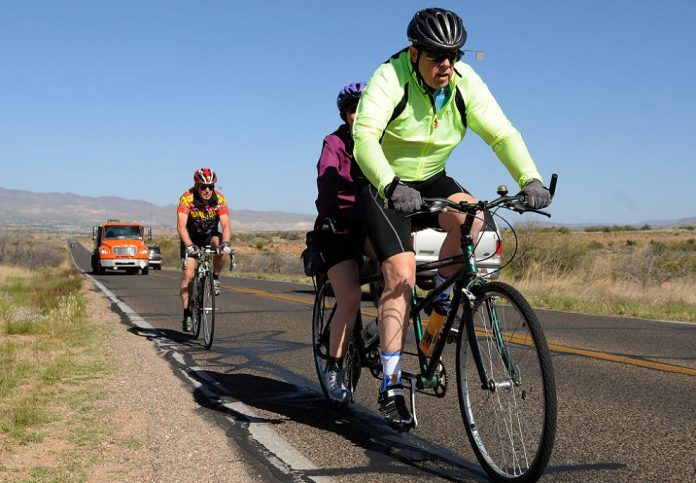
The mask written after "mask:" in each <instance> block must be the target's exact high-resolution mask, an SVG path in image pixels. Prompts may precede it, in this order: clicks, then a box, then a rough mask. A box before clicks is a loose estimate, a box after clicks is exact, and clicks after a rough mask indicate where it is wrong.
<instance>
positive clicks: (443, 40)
mask: <svg viewBox="0 0 696 483" xmlns="http://www.w3.org/2000/svg"><path fill="white" fill-rule="evenodd" d="M406 35H408V40H410V41H411V43H412V44H413V46H414V47H416V48H417V49H423V50H440V51H453V50H459V49H461V48H462V46H463V45H464V42H466V30H464V24H463V23H462V19H461V18H459V15H457V14H456V13H454V12H450V11H449V10H445V9H444V8H426V9H424V10H420V11H419V12H416V14H415V15H414V16H413V18H412V19H411V22H409V24H408V30H407V31H406Z"/></svg>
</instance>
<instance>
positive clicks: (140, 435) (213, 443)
mask: <svg viewBox="0 0 696 483" xmlns="http://www.w3.org/2000/svg"><path fill="white" fill-rule="evenodd" d="M87 292H88V294H87V297H88V301H89V308H88V314H90V317H92V318H94V319H95V320H98V321H100V322H101V321H103V323H104V324H106V325H107V327H108V328H109V332H110V337H109V338H108V344H107V347H106V348H105V349H106V350H107V351H109V352H110V353H111V355H112V357H113V361H114V367H115V368H116V369H115V370H114V371H113V374H112V376H110V378H109V380H105V381H104V384H105V385H108V387H110V388H111V390H110V391H109V396H108V397H107V399H106V400H105V401H104V406H105V407H106V408H108V413H107V414H110V419H111V421H109V422H107V424H108V423H112V424H114V427H115V428H117V429H116V432H117V434H114V437H113V438H112V441H103V442H102V444H101V445H100V448H98V453H99V455H98V456H97V458H96V460H97V461H98V463H97V465H96V466H94V467H91V468H90V469H89V477H88V481H90V482H103V481H123V482H144V481H156V482H187V481H199V482H200V481H235V482H248V481H259V478H255V477H254V476H253V475H254V473H253V469H251V468H250V467H248V466H247V465H246V464H245V463H244V460H243V456H242V455H241V452H240V451H239V450H238V449H237V448H236V447H234V446H231V440H230V439H228V438H227V437H226V436H225V433H224V431H223V430H222V429H221V428H220V427H218V426H217V425H215V424H214V423H213V422H211V421H208V420H207V419H206V417H205V414H204V413H203V412H202V410H201V408H200V406H199V405H198V404H197V403H196V402H195V401H194V399H193V396H192V394H191V391H190V388H189V387H187V386H185V385H184V383H183V382H182V381H181V380H180V379H178V378H177V377H176V376H175V375H174V373H173V372H172V368H171V366H170V365H169V364H168V363H167V362H166V361H165V360H164V359H163V358H162V357H160V356H159V355H158V354H157V352H156V350H155V347H154V345H153V344H152V342H150V341H148V340H147V339H146V338H145V337H138V336H136V335H133V334H132V333H130V332H128V331H127V328H126V326H124V325H123V324H121V322H120V318H119V316H118V315H117V314H116V313H114V312H113V311H112V310H111V308H110V301H109V300H108V299H107V298H106V297H105V296H104V295H103V294H102V293H101V292H100V291H98V290H96V289H87ZM116 441H133V444H131V445H127V446H129V447H126V448H124V445H123V444H115V442H116Z"/></svg>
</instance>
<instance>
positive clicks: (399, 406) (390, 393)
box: [377, 382, 415, 433]
mask: <svg viewBox="0 0 696 483" xmlns="http://www.w3.org/2000/svg"><path fill="white" fill-rule="evenodd" d="M377 402H378V403H379V412H380V414H381V415H382V417H383V418H384V420H385V421H386V423H387V424H388V425H389V427H390V428H392V429H393V430H395V431H398V432H399V433H402V432H404V431H408V430H409V429H411V428H413V427H414V426H415V421H414V419H413V415H412V414H411V412H410V411H409V410H408V408H407V407H406V399H405V398H404V386H403V384H401V383H400V382H399V383H397V384H391V385H389V386H387V388H386V389H385V390H384V391H381V392H380V393H379V398H378V399H377Z"/></svg>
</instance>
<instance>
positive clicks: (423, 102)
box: [353, 49, 541, 196]
mask: <svg viewBox="0 0 696 483" xmlns="http://www.w3.org/2000/svg"><path fill="white" fill-rule="evenodd" d="M407 82H408V87H407V89H408V97H407V99H408V101H407V103H406V106H405V108H404V110H403V112H402V113H401V114H400V115H399V116H398V117H397V118H396V119H394V120H392V122H389V120H390V118H391V116H392V113H393V112H394V108H395V107H396V106H397V105H398V104H399V102H400V101H401V100H402V99H403V98H404V95H405V89H406V87H405V86H406V83H407ZM449 87H450V92H451V94H450V96H449V99H448V100H447V102H446V103H445V104H444V105H443V106H442V108H441V109H440V110H439V111H438V112H437V114H435V112H434V107H433V101H432V97H431V96H430V95H429V94H427V93H426V92H424V91H423V89H422V88H421V86H420V85H419V83H418V80H417V78H416V74H415V72H414V71H413V67H412V64H411V59H410V56H409V51H408V49H406V50H404V51H402V52H401V53H400V54H398V56H395V57H394V58H392V59H391V60H390V61H389V62H386V63H384V64H382V65H381V66H380V67H379V68H378V69H377V70H376V71H375V73H374V74H373V75H372V77H371V78H370V80H369V82H368V83H367V87H366V88H365V91H364V92H363V94H362V96H361V98H360V103H359V105H358V110H357V114H356V117H355V123H354V124H353V139H354V140H355V147H354V151H353V154H354V156H355V160H356V161H357V163H358V165H359V166H360V168H361V169H362V171H363V173H364V174H365V176H366V177H367V179H368V180H369V181H370V182H371V183H372V184H373V185H374V186H376V187H377V189H378V190H379V193H380V194H381V195H382V196H384V188H385V186H386V185H388V184H389V183H391V182H392V180H393V179H394V176H398V177H399V178H400V179H401V180H402V181H422V180H425V179H428V178H430V177H431V176H433V175H435V174H437V173H439V172H440V171H442V170H444V169H445V164H446V163H447V159H448V158H449V156H450V153H451V152H452V150H453V149H454V148H455V147H457V145H458V144H459V143H460V142H461V140H462V138H463V137H464V134H465V132H466V126H465V125H464V123H463V122H462V116H461V114H460V112H459V110H458V109H457V105H456V102H455V93H456V90H455V89H459V91H460V92H461V96H462V99H463V100H464V104H465V106H466V122H467V124H468V127H469V128H471V129H472V130H473V131H474V132H475V133H476V134H478V135H479V136H481V138H482V139H483V140H484V141H485V142H486V144H488V145H489V146H491V148H492V149H493V151H494V152H495V154H496V155H497V156H498V158H500V160H501V161H502V162H503V164H504V165H505V167H506V168H507V169H508V171H509V172H510V174H511V175H512V177H513V178H514V179H515V181H516V182H517V183H518V184H519V185H520V186H522V185H524V183H526V182H527V181H528V180H530V179H531V178H536V179H539V180H541V175H540V174H539V172H538V171H537V168H536V165H535V164H534V160H532V157H531V156H530V154H529V151H528V150H527V146H526V145H525V143H524V140H523V139H522V136H521V135H520V133H519V132H518V131H517V130H516V129H515V128H514V127H513V126H512V124H510V121H508V119H507V118H506V117H505V114H503V111H502V110H501V109H500V107H499V106H498V103H497V102H496V101H495V99H494V98H493V95H492V94H491V93H490V91H489V90H488V87H486V84H484V83H483V81H482V80H481V78H480V77H479V76H478V75H477V74H476V73H475V72H474V71H473V69H472V68H471V67H470V66H468V65H467V64H465V63H463V62H457V63H456V64H455V65H454V74H453V76H452V79H451V80H450V84H449ZM436 126H437V127H436ZM385 128H386V129H385Z"/></svg>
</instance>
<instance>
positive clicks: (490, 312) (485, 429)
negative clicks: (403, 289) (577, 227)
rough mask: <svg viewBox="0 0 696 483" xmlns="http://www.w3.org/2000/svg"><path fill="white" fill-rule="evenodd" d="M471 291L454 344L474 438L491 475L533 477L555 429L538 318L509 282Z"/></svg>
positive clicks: (462, 406) (461, 401) (516, 478)
mask: <svg viewBox="0 0 696 483" xmlns="http://www.w3.org/2000/svg"><path fill="white" fill-rule="evenodd" d="M472 293H473V294H474V296H475V300H474V302H473V303H470V301H469V299H468V298H467V297H463V301H462V309H461V310H462V323H463V325H462V330H460V333H459V340H458V343H457V389H458V393H459V405H460V409H461V413H462V417H463V419H464V425H465V427H466V432H467V435H468V436H469V441H470V442H471V446H472V448H473V450H474V453H475V454H476V458H477V459H478V461H479V463H480V464H481V466H483V468H484V469H485V470H486V472H487V473H488V474H489V475H490V477H491V478H492V479H493V480H494V481H520V482H522V481H536V480H537V479H538V478H539V477H540V476H541V474H542V473H543V471H544V468H546V465H547V463H548V462H549V458H550V457H551V451H552V449H553V443H554V438H555V434H556V386H555V382H554V375H553V367H552V365H551V357H550V355H549V349H548V346H547V344H546V339H545V338H544V334H543V331H542V329H541V324H540V323H539V321H538V319H537V317H536V314H535V313H534V311H533V310H532V308H531V307H530V306H529V303H528V302H527V301H526V300H525V299H524V297H523V296H522V294H520V293H519V292H518V291H517V290H515V289H514V288H512V287H510V286H509V285H506V284H503V283H499V282H492V283H487V284H485V285H482V286H479V287H476V288H475V289H473V290H472ZM477 360H479V361H480V367H479V366H477V363H476V362H477ZM482 379H483V381H482Z"/></svg>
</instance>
